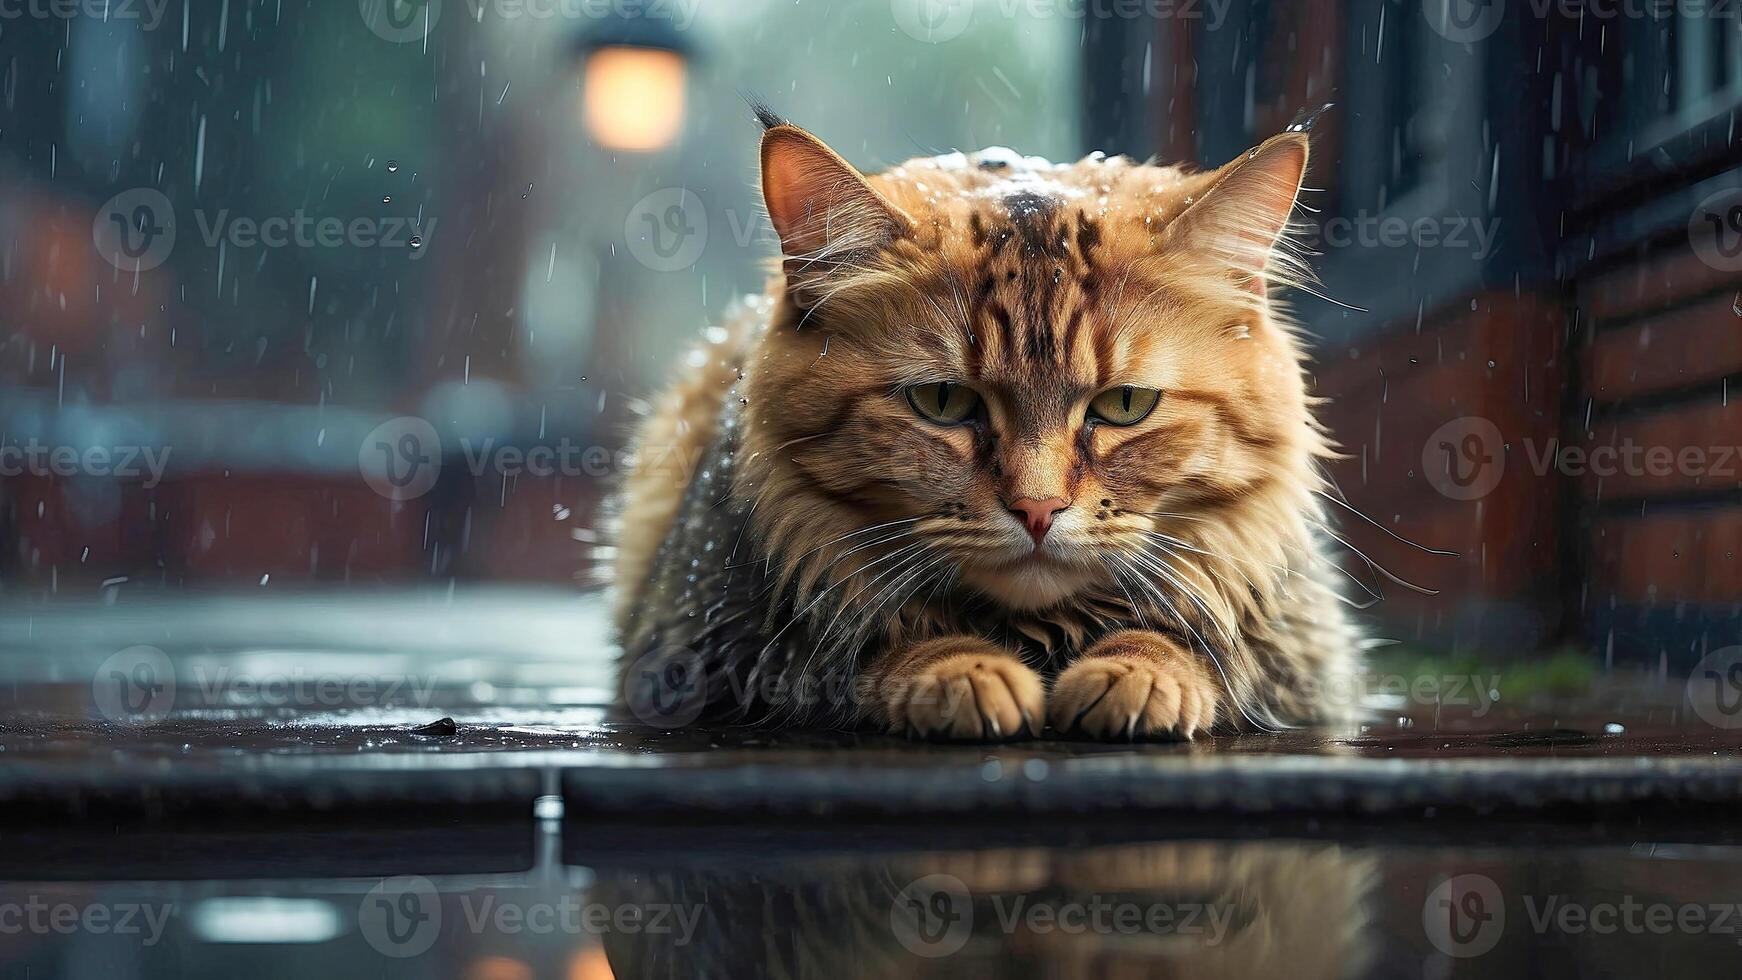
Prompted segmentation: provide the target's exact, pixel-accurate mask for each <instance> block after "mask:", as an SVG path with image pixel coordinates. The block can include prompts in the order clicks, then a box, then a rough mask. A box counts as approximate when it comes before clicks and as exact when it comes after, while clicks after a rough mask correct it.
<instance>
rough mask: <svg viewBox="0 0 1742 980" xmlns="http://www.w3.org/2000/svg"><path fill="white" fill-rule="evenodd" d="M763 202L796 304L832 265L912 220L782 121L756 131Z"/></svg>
mask: <svg viewBox="0 0 1742 980" xmlns="http://www.w3.org/2000/svg"><path fill="white" fill-rule="evenodd" d="M762 199H763V201H764V202H765V203H766V204H767V205H768V217H769V219H770V220H771V221H772V222H773V223H774V230H775V233H776V234H778V235H779V236H780V250H781V251H782V252H784V253H785V254H786V256H787V259H786V263H785V269H786V275H787V284H788V287H789V289H790V290H791V293H792V295H793V297H794V298H795V299H796V300H797V301H798V302H799V304H800V305H801V306H809V305H810V304H812V303H814V302H816V301H817V297H818V296H819V295H821V294H822V292H823V289H822V286H823V284H824V283H825V282H826V281H827V280H828V279H829V277H830V275H831V273H833V272H834V271H835V270H836V269H838V268H850V267H851V266H852V265H853V261H852V260H853V259H855V258H860V257H863V256H864V255H865V254H866V253H869V252H874V251H876V250H877V249H880V248H883V247H884V246H886V245H888V244H890V243H891V242H893V241H894V240H895V239H897V238H899V237H901V236H902V235H905V234H907V233H908V231H909V230H910V229H911V228H912V226H913V222H912V220H911V219H910V218H908V216H907V215H906V213H904V212H903V211H902V210H901V209H900V208H898V207H896V206H895V205H894V204H893V203H891V202H890V201H889V200H888V199H886V198H885V197H884V196H883V195H881V194H879V193H877V191H876V189H875V188H873V187H872V186H871V184H870V182H868V181H867V180H866V179H865V178H864V177H863V176H862V175H861V174H860V173H859V171H857V170H855V169H853V165H852V164H850V163H848V162H847V161H845V160H843V159H841V156H840V154H838V153H836V152H835V151H834V150H831V149H829V147H828V144H826V143H824V142H823V141H822V140H820V139H817V138H816V137H815V136H812V135H811V134H810V133H808V132H806V131H804V130H802V129H800V128H798V127H797V126H793V125H791V124H789V123H776V124H775V125H772V126H769V128H768V129H767V131H766V132H764V133H763V134H762Z"/></svg>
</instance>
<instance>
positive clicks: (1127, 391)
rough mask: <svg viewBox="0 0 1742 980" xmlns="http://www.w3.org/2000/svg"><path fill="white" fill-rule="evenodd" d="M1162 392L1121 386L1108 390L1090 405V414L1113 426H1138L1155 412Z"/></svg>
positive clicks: (1097, 396)
mask: <svg viewBox="0 0 1742 980" xmlns="http://www.w3.org/2000/svg"><path fill="white" fill-rule="evenodd" d="M1159 401H1161V392H1159V391H1156V390H1155V389H1154V388H1139V387H1137V386H1136V385H1120V386H1119V387H1117V388H1108V389H1107V390H1106V391H1103V392H1101V393H1100V394H1099V395H1096V396H1095V400H1094V401H1092V402H1090V403H1089V414H1090V415H1091V416H1093V417H1094V418H1097V419H1100V420H1101V421H1103V422H1107V423H1109V424H1112V425H1136V424H1137V423H1139V422H1141V421H1143V420H1144V419H1146V418H1148V417H1149V413H1150V412H1153V411H1155V403H1156V402H1159Z"/></svg>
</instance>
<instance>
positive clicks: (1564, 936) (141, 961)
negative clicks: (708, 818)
mask: <svg viewBox="0 0 1742 980" xmlns="http://www.w3.org/2000/svg"><path fill="white" fill-rule="evenodd" d="M540 823H541V827H540V829H539V830H538V831H537V833H536V836H537V837H539V838H540V844H539V845H538V847H537V854H536V856H535V857H531V858H530V860H527V859H522V860H520V861H518V862H516V861H515V859H513V858H493V859H490V861H492V862H494V865H493V866H496V867H501V868H503V870H501V871H496V872H492V871H488V870H483V869H482V865H478V867H479V868H480V870H474V871H471V872H465V873H445V874H435V873H429V874H427V875H426V874H422V873H419V870H420V869H422V870H424V871H427V870H428V869H429V868H430V867H432V866H433V863H434V862H435V861H436V860H437V857H436V856H435V855H433V854H431V853H429V852H430V850H431V849H430V848H429V847H427V846H424V847H412V848H409V849H405V850H401V851H393V852H380V853H378V854H376V856H375V857H374V858H372V859H371V863H372V866H373V867H376V868H380V867H382V866H383V864H397V865H399V866H401V867H403V869H404V873H398V874H388V875H382V874H380V873H374V874H368V875H365V874H362V873H358V874H355V875H353V874H347V873H345V872H343V871H341V872H340V873H339V875H338V876H336V877H310V878H306V879H305V878H297V877H295V875H296V874H297V870H296V869H297V864H298V861H299V855H302V854H303V853H304V852H305V851H307V850H308V849H309V848H310V847H311V846H314V847H317V848H318V849H322V850H323V851H324V850H325V849H326V848H327V847H328V846H329V845H330V846H332V847H335V848H341V849H342V848H343V846H344V845H345V843H346V841H347V840H350V837H351V835H349V834H347V833H346V832H343V831H340V832H337V833H336V834H333V835H331V836H325V837H321V838H319V842H320V843H319V844H314V843H313V841H314V840H315V839H313V838H306V837H297V836H295V835H286V836H285V837H283V838H282V839H280V843H279V846H280V848H281V849H282V850H283V851H284V852H285V855H284V857H285V863H284V864H283V865H282V867H283V868H284V871H283V872H282V873H280V874H279V875H277V876H275V877H272V878H252V877H234V878H209V879H203V880H202V879H199V878H198V877H197V876H198V875H199V874H200V869H201V868H202V867H204V866H203V865H200V864H199V863H198V862H197V861H195V862H192V863H189V864H188V865H187V868H188V873H189V874H192V875H195V876H196V877H195V878H193V879H188V880H173V881H172V880H156V881H122V880H117V881H93V882H71V881H37V882H29V881H15V882H7V883H0V976H6V977H11V976H19V977H25V976H28V977H33V978H34V977H44V976H49V977H53V976H69V977H87V976H88V977H103V978H108V977H145V978H159V977H162V978H179V977H184V976H226V977H236V976H241V977H248V976H253V975H283V976H321V977H326V978H329V980H337V978H345V977H367V978H369V980H383V978H395V977H430V978H435V977H441V978H452V977H462V978H466V980H506V978H533V977H565V978H575V980H583V978H584V980H606V978H611V977H618V978H640V977H655V978H668V977H669V978H676V977H686V978H687V977H694V976H709V977H756V978H762V977H773V978H791V977H819V978H837V977H857V976H863V977H899V978H922V977H956V976H1012V977H1067V978H1069V977H1083V978H1089V977H1229V978H1244V977H1289V978H1315V977H1374V978H1378V977H1395V976H1413V977H1432V978H1443V977H1488V976H1497V975H1512V974H1534V975H1556V976H1560V975H1565V976H1579V975H1615V976H1633V975H1671V976H1674V975H1703V974H1706V973H1709V972H1711V967H1712V965H1713V964H1714V963H1718V962H1732V961H1733V959H1734V956H1735V953H1736V947H1737V939H1738V937H1739V936H1742V906H1739V905H1738V899H1739V897H1742V848H1737V847H1733V846H1697V847H1696V846H1689V845H1676V844H1657V845H1635V846H1631V847H1628V846H1592V847H1570V846H1564V845H1557V844H1556V843H1555V840H1554V837H1553V836H1552V835H1553V834H1555V833H1558V831H1552V830H1551V831H1548V834H1549V835H1550V836H1544V835H1543V832H1541V831H1540V830H1539V831H1537V832H1529V831H1526V830H1520V829H1518V828H1513V829H1510V830H1508V829H1504V828H1503V827H1501V826H1500V825H1498V824H1496V825H1492V826H1488V827H1486V828H1483V827H1475V826H1465V827H1463V828H1462V829H1458V828H1455V827H1449V826H1445V825H1440V829H1439V830H1438V831H1436V833H1440V834H1442V835H1445V838H1446V839H1447V840H1453V839H1455V840H1459V841H1463V843H1459V844H1456V845H1442V844H1436V843H1415V844H1398V843H1384V844H1376V845H1360V846H1354V845H1350V844H1337V843H1328V842H1322V841H1307V840H1299V841H1250V842H1239V841H1221V840H1199V841H1168V842H1158V843H1133V844H1121V845H1117V846H1107V845H1092V844H1091V845H1086V846H1075V847H1060V848H1054V847H1041V846H1020V847H1005V848H999V847H994V848H988V849H984V850H972V851H969V850H957V851H948V852H928V853H887V852H876V851H874V850H872V851H867V850H864V849H863V848H865V847H866V846H867V845H870V844H872V838H871V837H870V836H868V835H866V836H861V835H859V834H858V833H856V832H854V831H851V830H842V831H841V832H840V833H839V834H837V835H834V836H831V837H829V838H827V839H824V838H822V837H814V838H812V839H810V841H809V843H808V844H806V845H802V846H798V847H795V846H790V842H783V841H782V840H781V839H778V838H776V837H769V838H766V841H767V843H765V844H762V845H755V844H751V845H745V844H742V843H739V844H735V845H728V846H724V847H722V846H719V844H718V840H717V839H715V838H712V837H710V835H709V832H708V831H706V830H704V829H700V828H696V827H671V828H667V829H661V830H656V831H655V833H654V836H655V837H658V838H660V839H661V841H662V842H663V844H664V845H665V847H664V849H663V850H660V851H651V852H650V851H647V850H644V849H632V848H628V847H625V846H623V841H622V840H618V841H617V843H612V840H613V838H611V837H609V836H608V834H609V833H610V831H608V830H607V829H606V828H602V827H594V828H587V827H579V826H571V828H570V832H572V833H577V834H581V835H583V836H585V837H587V838H588V839H589V840H591V841H593V842H594V845H595V846H596V848H597V849H596V850H595V851H593V852H592V853H591V856H589V857H587V858H585V860H587V861H590V862H593V864H592V866H591V867H580V866H576V865H573V864H565V863H562V862H561V861H559V860H557V858H556V855H557V854H558V853H559V850H558V841H557V840H556V839H555V837H556V824H557V821H556V820H545V821H541V822H540ZM640 829H641V830H648V829H650V828H640ZM1097 831H1103V832H1104V828H1095V827H1088V826H1085V827H1083V828H1082V832H1083V833H1084V834H1085V835H1088V834H1094V833H1096V832H1097ZM1485 831H1486V833H1485V835H1484V832H1485ZM918 832H924V831H918ZM1374 833H1375V834H1377V833H1379V831H1378V830H1374ZM1496 834H1498V835H1499V836H1496ZM1365 836H1367V834H1366V833H1365V832H1357V833H1355V834H1352V835H1349V836H1348V838H1346V839H1355V838H1361V837H1365ZM11 839H12V841H13V842H16V841H17V840H18V838H17V837H13V838H11ZM160 839H161V838H141V839H140V840H139V841H138V842H135V843H136V845H137V846H138V847H141V848H146V849H149V848H150V847H153V846H156V845H154V844H152V843H151V841H156V840H160ZM200 839H202V840H205V841H208V842H209V843H207V844H206V845H205V846H207V847H208V848H210V849H212V850H214V851H215V850H219V849H222V848H223V847H224V846H225V844H224V841H225V840H227V839H228V838H225V837H223V836H221V835H217V836H213V835H207V836H203V837H201V838H200ZM1477 839H1485V840H1500V841H1502V843H1500V844H1499V845H1497V846H1486V847H1484V846H1472V844H1471V843H1470V841H1473V840H1477ZM134 846H135V844H129V847H134ZM368 846H369V847H373V848H377V849H379V843H370V844H368ZM816 846H821V847H825V848H833V850H828V851H821V852H819V851H814V850H806V849H805V847H816ZM850 848H856V849H850ZM208 857H210V858H214V859H216V858H221V857H222V855H219V854H216V853H213V854H210V855H208ZM326 858H327V860H326V867H328V868H334V867H341V868H342V867H343V866H344V861H343V859H339V858H335V856H334V855H333V854H327V855H326ZM359 860H360V859H359ZM516 863H517V866H518V867H520V868H522V869H523V870H511V869H510V867H509V865H510V864H516ZM528 864H530V867H528ZM361 866H362V865H361V864H359V865H358V867H361ZM111 873H113V874H120V875H125V874H126V871H125V870H123V869H121V868H120V867H117V868H116V869H115V871H113V872H111Z"/></svg>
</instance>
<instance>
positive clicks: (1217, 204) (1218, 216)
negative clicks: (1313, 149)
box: [1168, 132, 1307, 294]
mask: <svg viewBox="0 0 1742 980" xmlns="http://www.w3.org/2000/svg"><path fill="white" fill-rule="evenodd" d="M1306 167H1307V135H1306V134H1305V133H1302V132H1288V133H1282V134H1280V135H1277V136H1273V137H1271V138H1270V139H1268V140H1265V141H1264V142H1263V143H1261V144H1259V146H1258V147H1257V148H1256V149H1254V150H1252V151H1251V152H1249V153H1247V154H1246V155H1245V156H1243V157H1241V158H1239V159H1237V160H1234V161H1232V162H1231V163H1228V164H1225V165H1224V166H1223V167H1222V168H1221V170H1219V171H1217V173H1216V175H1215V177H1214V180H1213V183H1212V185H1211V187H1210V190H1209V191H1208V192H1206V193H1205V194H1204V195H1203V196H1202V197H1200V198H1199V199H1198V200H1197V202H1196V203H1194V204H1192V205H1191V206H1190V207H1188V208H1187V209H1186V210H1185V211H1184V212H1183V213H1182V214H1180V216H1179V217H1177V218H1175V219H1174V220H1173V221H1172V222H1171V223H1170V224H1169V227H1168V235H1169V238H1170V241H1169V245H1170V247H1174V248H1188V249H1193V250H1196V251H1199V252H1200V253H1204V254H1208V255H1210V256H1213V257H1214V258H1216V259H1218V260H1220V261H1222V262H1224V263H1226V264H1227V265H1228V267H1229V271H1230V273H1231V274H1232V275H1233V276H1234V277H1235V278H1236V279H1237V280H1240V281H1241V282H1242V284H1243V285H1246V286H1248V288H1251V289H1252V290H1253V291H1255V292H1258V293H1260V294H1262V293H1263V292H1264V288H1265V272H1266V270H1268V269H1270V268H1271V267H1272V265H1273V262H1274V259H1275V256H1276V252H1277V250H1278V246H1279V245H1281V244H1282V239H1283V236H1284V234H1285V233H1286V232H1287V230H1288V222H1289V217H1290V215H1292V214H1293V213H1294V202H1295V198H1296V197H1298V196H1299V195H1300V185H1301V181H1302V179H1304V178H1305V177H1306Z"/></svg>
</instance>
